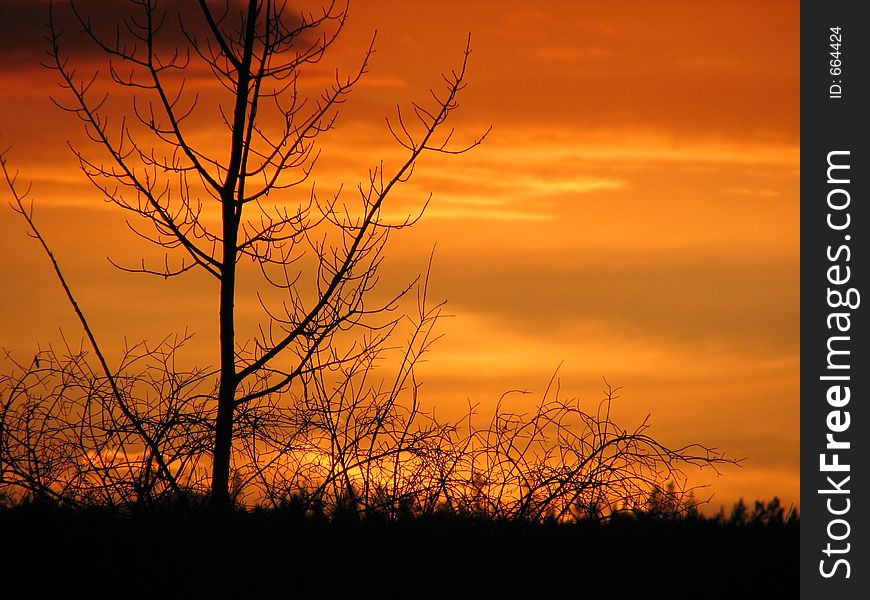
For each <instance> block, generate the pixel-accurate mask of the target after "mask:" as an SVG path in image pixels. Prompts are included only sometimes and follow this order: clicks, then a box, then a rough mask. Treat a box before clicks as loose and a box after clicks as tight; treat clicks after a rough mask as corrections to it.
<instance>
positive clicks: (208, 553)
mask: <svg viewBox="0 0 870 600" xmlns="http://www.w3.org/2000/svg"><path fill="white" fill-rule="evenodd" d="M299 506H300V505H293V504H292V503H288V504H286V505H285V506H282V507H280V508H270V509H264V510H253V511H236V512H232V513H215V512H213V511H209V510H207V509H203V510H202V511H194V512H190V511H183V512H182V511H177V510H172V509H171V508H167V509H166V510H164V511H162V512H156V513H151V514H147V515H142V514H137V515H136V516H132V517H129V516H121V515H120V514H119V513H117V512H111V511H106V510H98V509H94V510H88V511H81V510H75V511H74V510H69V509H65V508H59V507H56V506H52V505H50V504H46V503H39V502H37V503H33V502H25V503H22V504H19V505H17V506H14V507H7V508H3V509H0V531H2V532H3V535H2V540H3V541H2V556H0V565H2V566H3V570H4V571H5V573H6V575H4V579H6V580H7V581H8V578H9V577H28V578H31V579H32V581H29V582H28V581H25V585H28V584H29V586H32V589H34V590H41V591H43V592H46V593H49V592H51V591H52V588H54V587H56V588H58V591H61V590H62V591H71V590H73V589H81V590H90V591H91V592H92V594H91V595H93V597H104V596H113V597H116V596H121V595H123V596H132V597H140V596H152V595H153V596H159V597H161V598H174V597H182V596H184V597H203V595H204V594H207V593H210V594H212V595H213V597H230V596H233V597H250V596H252V595H253V594H255V593H262V592H270V593H275V594H276V595H275V596H274V597H276V598H277V597H280V598H285V597H286V598H290V597H295V596H297V595H298V594H301V593H304V594H306V595H310V594H311V593H315V594H319V595H320V596H321V597H324V598H331V597H338V596H337V594H339V593H341V594H345V593H356V594H361V593H362V592H363V591H364V590H368V591H369V592H368V593H367V595H370V594H371V593H373V594H374V595H375V597H378V598H382V597H386V598H392V597H400V596H401V597H408V596H418V595H420V596H423V597H429V596H447V597H468V596H470V595H474V596H479V597H491V596H492V595H495V594H499V595H505V594H507V595H506V596H505V597H516V594H518V593H521V592H523V593H533V594H535V595H536V596H537V595H540V594H542V593H554V592H557V591H559V590H563V589H567V590H569V591H571V593H572V596H573V597H586V596H587V595H588V594H590V593H593V592H594V593H607V594H608V595H609V597H611V598H629V597H634V596H635V595H636V594H639V593H643V594H644V595H647V594H649V595H652V597H660V596H665V597H673V598H689V597H703V598H711V597H713V598H717V597H738V596H736V595H737V594H741V596H739V597H743V598H766V597H771V598H792V597H796V596H797V591H798V541H799V523H800V521H799V515H798V514H797V512H796V511H794V510H785V509H784V508H783V507H782V506H781V505H780V502H779V500H778V499H776V498H774V499H773V500H771V501H769V502H756V503H755V504H754V506H751V507H750V506H747V505H746V504H744V503H743V502H742V501H741V502H740V503H738V504H737V505H735V506H734V507H733V509H732V510H731V512H730V514H725V512H724V511H723V512H722V513H721V514H719V515H716V516H713V517H709V516H703V515H701V514H699V513H698V512H697V511H694V510H692V511H684V512H677V513H674V512H656V511H637V512H635V513H620V514H618V515H615V516H614V517H613V518H611V519H608V520H606V521H601V520H593V519H589V520H579V521H573V522H569V523H565V522H556V521H550V522H546V521H545V522H537V523H535V522H528V521H516V520H506V519H493V518H491V517H484V516H475V515H471V514H468V515H464V516H463V515H458V514H439V513H436V514H432V515H429V516H426V517H420V516H413V515H409V516H407V517H406V518H404V519H399V520H388V519H385V518H380V519H379V518H378V517H377V516H376V515H372V516H371V517H366V518H360V516H359V515H358V514H357V513H356V512H349V511H348V512H343V511H340V510H339V511H336V512H333V513H332V514H326V513H325V512H317V511H314V512H312V511H311V510H299ZM40 572H44V573H45V574H46V577H45V578H41V577H39V576H38V575H37V576H35V577H34V575H30V573H40ZM25 574H27V575H25ZM566 586H567V587H566ZM654 592H655V593H654Z"/></svg>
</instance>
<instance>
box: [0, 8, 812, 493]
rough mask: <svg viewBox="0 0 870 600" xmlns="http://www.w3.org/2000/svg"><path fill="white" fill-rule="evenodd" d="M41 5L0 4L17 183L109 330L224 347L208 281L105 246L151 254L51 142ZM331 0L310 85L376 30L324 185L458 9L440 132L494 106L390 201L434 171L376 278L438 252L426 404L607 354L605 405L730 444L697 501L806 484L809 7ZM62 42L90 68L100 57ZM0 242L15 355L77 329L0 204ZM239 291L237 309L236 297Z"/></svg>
mask: <svg viewBox="0 0 870 600" xmlns="http://www.w3.org/2000/svg"><path fill="white" fill-rule="evenodd" d="M81 4H82V6H84V7H86V8H91V9H92V8H94V7H98V6H99V5H101V4H104V2H101V1H99V0H88V1H83V2H81ZM113 4H115V3H113ZM47 5H48V3H47V2H43V1H42V0H4V1H3V2H2V5H0V82H2V83H0V145H2V146H3V147H4V148H5V147H11V150H10V153H9V159H10V161H11V163H12V164H13V165H14V167H16V168H17V169H18V170H19V171H20V172H21V177H22V178H23V179H25V180H32V181H33V198H34V202H35V205H36V209H35V212H36V218H37V222H38V223H39V224H40V225H42V227H43V228H44V233H45V235H46V237H47V239H48V241H49V242H50V243H51V244H52V246H53V248H54V251H55V254H56V255H57V257H58V260H59V261H60V263H61V265H62V267H64V269H66V271H67V273H68V276H69V279H70V282H71V284H72V286H73V289H74V290H75V292H76V293H77V294H78V296H79V300H80V303H81V304H82V306H83V308H84V309H85V310H86V311H87V312H88V314H89V315H91V319H92V321H93V325H94V328H95V330H96V331H97V333H98V334H99V335H100V337H101V339H102V340H103V344H104V345H106V346H109V347H112V346H114V347H120V346H121V345H122V344H123V340H124V338H125V336H126V338H128V339H129V340H137V339H142V338H148V339H158V338H162V337H164V336H166V335H168V334H170V333H173V332H176V331H181V330H183V329H184V328H185V327H187V328H189V329H190V330H191V331H193V332H196V337H195V338H194V341H193V343H192V344H191V345H190V346H189V347H188V352H189V355H188V358H189V359H190V360H192V361H195V362H196V361H198V362H205V363H209V364H214V363H216V361H217V352H216V349H217V346H216V342H215V338H214V332H215V326H216V317H217V307H216V296H215V294H214V290H213V289H210V288H209V287H208V286H207V285H200V283H201V282H203V281H206V280H204V279H202V278H200V279H197V277H196V276H193V277H192V278H186V279H185V278H182V279H178V280H172V281H169V282H164V281H163V280H156V279H147V278H144V277H143V276H136V275H130V274H125V273H120V272H117V271H116V270H114V269H113V268H112V267H111V265H109V264H108V262H107V261H106V257H107V256H111V258H112V259H114V260H125V259H129V260H133V259H135V257H137V256H139V255H142V254H143V253H145V254H147V253H148V252H149V251H148V249H147V248H145V247H144V246H143V243H142V242H141V241H135V240H134V239H133V238H132V236H131V234H130V232H129V231H128V230H127V229H126V227H125V226H124V224H123V220H122V219H121V218H120V216H119V215H118V213H117V212H116V211H115V210H113V207H112V206H110V205H107V204H106V203H105V202H104V201H103V200H102V199H101V198H100V197H99V195H98V194H97V193H95V192H94V190H93V188H92V187H90V184H89V183H88V182H87V181H86V180H85V179H84V178H83V176H82V175H81V173H80V172H79V171H78V169H77V164H76V161H75V160H74V158H73V157H72V156H71V154H70V152H69V149H68V148H67V145H66V142H67V140H71V141H72V142H73V143H74V144H76V145H77V146H80V147H83V148H87V146H86V143H85V141H83V136H82V134H81V128H80V123H79V122H78V121H77V119H76V118H75V117H74V116H73V115H70V114H66V113H63V112H62V111H60V110H58V109H57V108H56V107H55V106H54V105H53V104H52V102H51V100H50V99H49V94H55V95H57V96H58V98H59V99H61V98H64V96H63V90H61V89H60V88H58V87H57V85H56V82H57V75H56V73H54V72H52V71H49V70H47V69H44V68H42V67H40V66H39V62H40V60H44V59H45V55H44V49H45V47H46V43H45V40H44V39H43V36H44V35H45V32H46V29H45V21H46V19H47ZM107 13H108V14H110V15H111V10H108V11H107ZM349 13H350V14H349V20H348V23H347V26H346V29H345V31H344V32H343V33H342V35H341V37H340V38H339V40H338V41H337V42H336V44H335V45H334V46H333V48H332V49H331V52H330V54H329V55H327V56H328V58H327V59H326V60H325V61H324V63H323V64H320V65H317V66H316V67H314V68H312V69H310V73H309V75H310V77H309V81H310V82H313V83H311V84H310V85H314V86H316V85H317V84H318V82H319V81H322V82H324V83H328V81H329V78H331V77H332V72H333V69H334V68H336V67H339V68H341V69H343V70H349V69H351V68H353V66H354V65H356V64H358V62H359V60H360V59H361V58H362V56H363V53H364V51H365V49H366V47H367V46H368V43H369V41H370V40H371V37H372V35H373V33H374V31H375V30H377V40H376V45H375V49H376V52H375V54H374V56H373V58H372V62H371V65H370V68H369V72H368V73H367V74H366V75H365V77H364V78H363V79H362V81H361V82H360V83H359V84H358V86H357V88H356V89H355V90H354V92H353V93H352V94H351V96H350V98H349V100H348V102H347V104H345V105H343V106H342V108H341V114H340V119H339V121H338V123H337V126H336V129H335V130H334V131H332V132H330V133H329V134H328V135H326V136H324V137H323V141H322V148H323V159H322V161H321V164H320V165H319V170H318V171H317V172H316V173H315V175H314V177H315V178H316V179H317V182H318V185H321V182H322V185H324V186H327V187H328V186H331V185H332V186H335V185H337V184H338V183H340V182H345V184H346V187H349V188H351V189H352V188H354V187H355V184H356V182H357V181H360V180H364V179H365V177H366V169H367V168H369V167H370V166H373V165H374V164H376V163H377V162H378V161H379V160H380V159H382V158H383V159H385V160H386V161H387V162H388V163H389V162H390V161H391V160H396V159H397V157H400V156H401V154H400V152H399V151H400V149H399V148H397V146H396V144H395V142H394V141H393V140H392V138H391V137H390V135H389V132H388V131H387V129H386V126H385V124H384V116H386V115H388V114H390V113H391V111H394V110H395V105H396V104H397V103H398V104H400V105H408V104H409V103H410V102H411V101H413V100H423V101H425V100H426V98H427V93H428V89H429V88H430V87H437V86H439V85H440V84H441V83H442V82H441V78H440V74H441V73H442V72H444V71H449V70H450V69H451V68H456V67H457V66H458V65H459V63H460V62H461V58H462V51H463V49H464V47H465V41H466V36H467V34H468V33H469V32H470V33H471V47H472V54H471V57H470V63H469V71H468V77H467V81H468V86H467V88H466V89H465V90H464V91H463V92H462V95H461V96H460V104H461V107H460V109H459V110H458V111H457V112H456V113H455V114H454V115H453V117H452V118H453V121H452V126H453V127H455V128H456V134H455V135H456V137H457V141H458V142H462V141H471V140H472V139H474V138H475V137H477V136H478V135H480V134H481V133H483V132H484V131H486V129H487V128H488V127H490V126H492V131H491V133H490V134H489V136H488V137H487V139H486V140H485V142H484V143H483V144H482V145H481V146H480V147H478V148H475V149H474V150H473V151H471V152H469V153H467V154H463V155H460V156H438V157H423V159H421V161H420V163H419V165H418V167H417V169H416V170H415V172H414V176H413V179H412V181H411V182H410V183H409V184H407V185H406V186H404V187H403V188H402V189H401V191H400V192H399V194H398V195H397V196H396V199H395V204H392V205H391V204H389V202H388V204H387V205H386V206H385V210H386V212H387V213H388V214H395V215H397V216H401V215H403V214H404V215H407V214H408V212H409V211H413V210H414V207H417V208H419V207H420V206H421V205H422V203H423V202H424V201H425V199H426V197H427V196H428V194H429V193H430V192H431V193H432V194H433V196H432V200H431V202H430V204H429V206H428V208H427V210H426V212H425V215H424V216H423V219H422V220H421V221H420V222H419V223H418V224H417V225H415V226H414V227H413V228H411V229H408V230H404V231H402V232H401V234H400V235H398V236H396V237H395V238H394V239H393V240H391V247H390V251H389V253H388V256H387V263H386V264H385V283H386V285H393V286H394V287H395V286H399V285H400V284H401V283H402V282H403V281H407V280H408V279H409V278H410V277H412V276H413V275H414V274H415V273H418V272H420V271H421V270H422V269H424V268H425V266H426V263H427V260H428V257H429V254H430V252H432V249H433V247H435V254H434V263H433V269H432V274H431V286H430V298H431V299H432V300H434V301H440V300H446V301H447V305H446V311H447V312H448V313H450V314H451V315H453V317H452V318H450V319H446V320H444V321H443V322H442V323H441V324H440V325H439V332H440V333H443V334H444V337H443V338H442V339H441V340H439V341H438V342H437V343H436V345H435V346H434V347H433V349H432V352H431V353H430V354H428V355H427V361H428V362H427V363H426V364H425V365H423V366H422V367H421V371H420V373H421V377H422V379H423V381H424V382H425V383H424V387H423V391H424V398H423V399H424V401H425V402H427V403H429V404H430V405H434V406H437V410H438V413H439V414H442V415H447V416H455V415H459V414H461V412H462V411H464V410H465V409H466V408H467V406H468V402H469V401H470V402H471V403H474V404H479V405H480V406H479V409H478V410H479V411H480V412H481V413H485V412H486V410H487V408H488V407H492V406H493V405H494V403H495V402H496V401H497V400H498V398H499V396H500V395H501V394H502V393H503V392H505V391H507V390H512V389H527V390H529V391H531V392H533V393H534V396H531V397H516V398H513V399H511V401H510V402H512V404H511V407H512V408H515V409H516V410H518V411H523V410H525V409H524V403H526V404H528V403H529V402H531V401H532V400H530V398H531V399H534V398H536V397H539V395H540V394H541V393H542V392H543V390H544V388H545V387H546V384H547V382H548V381H549V380H550V378H551V377H552V375H553V373H554V372H556V370H557V368H558V377H559V379H560V382H561V390H562V392H561V393H562V394H563V395H566V396H579V397H580V398H581V399H582V400H588V401H589V402H590V406H592V405H593V404H592V403H597V401H598V400H599V399H600V398H601V392H602V389H603V385H604V383H603V381H602V377H606V379H607V381H608V382H610V383H611V384H613V385H614V386H622V390H621V398H620V400H619V404H618V414H617V421H618V422H619V423H620V424H622V425H623V426H634V425H636V424H638V423H639V422H640V420H642V419H643V417H645V416H646V415H647V414H651V415H652V416H651V422H652V429H651V432H650V433H651V434H652V435H653V436H654V437H656V438H658V439H660V440H661V441H664V442H665V443H668V444H671V445H676V446H679V445H683V444H686V443H690V442H701V443H704V444H706V445H710V446H715V447H717V448H719V449H721V450H724V451H725V452H726V455H727V456H729V457H732V458H740V457H746V458H747V460H746V461H745V462H744V463H743V467H742V468H737V467H731V468H725V469H723V473H722V476H721V477H718V478H717V477H716V476H715V474H708V473H707V472H706V471H705V472H703V473H697V472H692V471H689V472H688V474H689V476H690V482H694V483H710V484H711V487H710V488H708V489H707V490H706V491H705V492H703V493H702V494H701V495H702V496H706V495H709V494H715V497H714V498H713V506H714V507H715V508H717V509H718V506H719V505H720V504H725V505H730V504H731V503H733V502H734V501H736V500H737V499H738V498H740V497H743V498H745V499H746V500H749V501H752V500H755V499H756V498H757V499H762V498H764V499H769V498H771V497H772V496H774V495H778V496H779V497H780V499H781V500H783V502H784V503H785V505H786V506H788V505H789V504H791V503H794V504H797V503H798V501H799V498H798V496H799V490H800V482H799V422H800V414H799V365H800V356H799V350H800V332H799V312H800V297H799V282H800V279H799V241H800V235H799V234H800V232H799V222H800V213H799V171H800V163H799V144H800V130H799V114H800V102H799V82H800V78H799V64H800V63H799V3H798V2H797V1H769V2H752V1H735V0H728V1H718V0H711V1H705V2H695V1H688V0H687V1H672V2H649V1H637V2H635V1H630V2H629V1H608V2H597V1H596V2H588V1H579V2H577V1H553V2H546V3H529V2H520V1H514V0H502V1H498V2H496V1H479V2H467V1H466V2H462V1H458V0H456V1H453V0H451V1H422V0H412V1H408V0H402V1H399V0H391V1H375V0H368V1H361V0H355V1H354V2H352V3H351V6H350V11H349ZM104 14H106V11H104ZM69 51H70V57H71V60H73V61H78V63H77V64H81V65H82V70H83V71H87V70H88V67H89V65H91V64H93V61H94V60H95V58H96V55H95V53H93V52H91V51H90V50H88V49H87V48H85V47H79V46H77V45H74V44H73V45H71V47H70V48H69ZM318 78H319V79H318ZM194 81H196V83H197V85H201V86H202V87H201V89H202V93H203V94H209V93H215V88H214V87H213V84H211V83H209V82H208V81H207V80H206V79H205V78H194ZM202 122H203V123H204V124H203V131H202V132H201V135H202V136H203V139H206V137H207V136H208V135H209V132H210V130H209V129H208V126H207V125H206V124H205V123H207V120H206V119H203V121H202ZM3 194H4V196H3V198H4V200H6V199H10V198H9V196H8V193H7V192H6V191H5V190H4V192H3ZM391 211H394V212H391ZM0 244H2V251H0V277H2V280H3V290H4V293H3V294H2V296H0V347H4V348H7V349H9V350H11V351H12V352H13V353H14V354H15V355H16V356H22V357H29V356H32V355H33V354H34V353H35V352H36V350H37V346H38V345H40V344H41V345H42V346H43V347H44V346H46V345H47V344H48V343H52V342H53V343H57V341H58V340H59V339H60V337H59V333H58V328H59V327H62V329H63V332H64V334H65V335H66V336H67V337H68V338H71V339H76V340H77V339H78V338H79V337H80V335H81V332H80V329H79V328H77V326H76V324H75V322H74V321H73V320H72V313H71V310H70V309H69V306H68V305H67V304H66V303H65V300H64V298H63V295H62V291H61V290H60V288H59V286H58V285H57V283H56V281H55V280H54V279H53V275H52V273H51V271H50V266H49V264H48V262H47V261H46V259H45V257H44V256H43V255H42V254H40V253H39V252H38V248H37V246H36V244H35V243H34V242H33V241H32V240H29V239H28V237H27V236H26V234H25V225H24V223H23V221H22V220H20V218H18V217H17V216H16V215H15V214H14V213H13V212H12V211H11V210H10V209H8V208H7V207H6V206H5V202H4V204H3V206H0ZM238 304H239V309H240V320H241V321H242V323H243V324H244V323H245V319H246V318H247V317H246V315H247V314H248V313H247V312H246V309H248V308H250V307H252V306H253V305H254V300H253V299H252V298H251V297H248V298H243V299H240V300H239V302H238ZM529 408H531V407H530V406H529Z"/></svg>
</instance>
